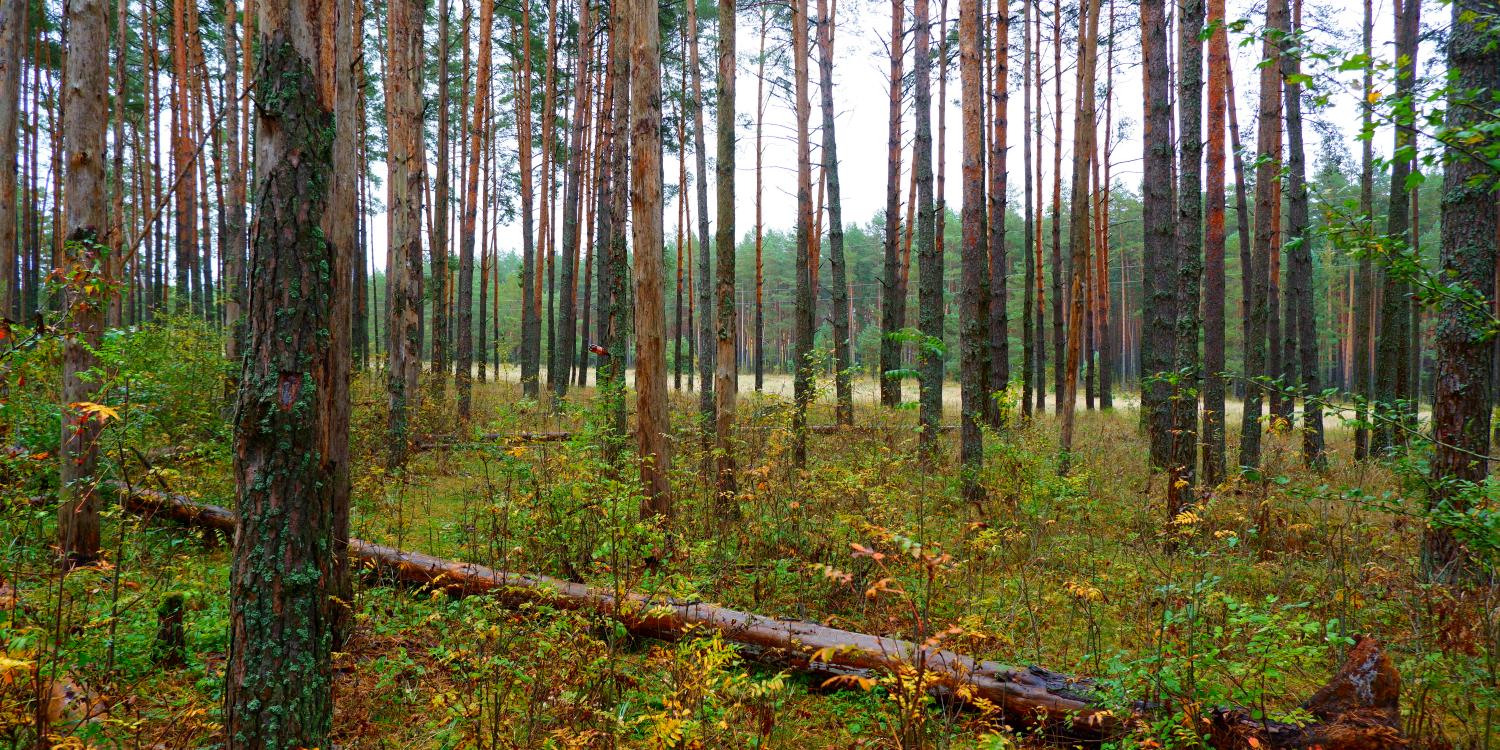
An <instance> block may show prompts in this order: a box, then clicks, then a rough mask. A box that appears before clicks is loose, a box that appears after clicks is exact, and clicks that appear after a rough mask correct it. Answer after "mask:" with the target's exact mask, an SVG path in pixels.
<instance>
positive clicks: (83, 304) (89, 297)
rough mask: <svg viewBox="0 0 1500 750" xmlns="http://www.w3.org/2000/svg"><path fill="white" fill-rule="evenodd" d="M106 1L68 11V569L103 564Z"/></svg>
mask: <svg viewBox="0 0 1500 750" xmlns="http://www.w3.org/2000/svg"><path fill="white" fill-rule="evenodd" d="M105 13H106V11H105V6H104V0H72V1H71V2H69V3H68V8H67V13H66V20H67V23H68V33H67V55H66V64H65V69H64V75H65V76H66V81H65V82H64V84H63V85H62V87H61V88H62V110H63V121H62V133H61V135H62V149H63V150H62V153H61V154H60V155H61V157H62V159H61V162H60V164H61V167H62V168H61V172H62V179H63V186H62V187H63V192H64V194H65V195H66V196H67V208H68V210H67V212H66V214H65V215H64V221H65V225H64V231H65V232H66V233H67V243H66V244H65V245H64V247H65V248H66V256H65V257H64V258H63V261H64V262H65V263H66V265H65V266H63V267H62V268H60V269H59V270H61V271H62V272H63V279H64V281H63V283H64V291H63V307H64V309H65V311H66V314H67V320H68V325H67V327H66V328H65V336H64V339H63V371H62V439H61V449H60V450H59V458H60V459H61V462H60V466H59V471H58V480H59V484H60V485H61V496H62V498H61V499H62V507H61V508H59V510H58V522H57V535H58V552H59V553H60V554H61V556H62V563H63V566H64V567H71V566H73V565H79V564H84V563H89V562H92V561H93V560H95V559H97V558H98V557H99V495H98V491H97V488H96V487H95V483H96V479H95V477H94V469H95V466H96V464H97V462H98V457H99V446H98V441H99V431H100V428H101V427H102V423H101V421H100V420H99V419H97V418H96V417H95V416H94V415H93V414H91V413H89V412H88V411H86V409H85V407H84V406H82V405H83V404H87V403H91V402H93V401H94V399H95V398H97V396H96V395H95V394H96V393H97V390H98V385H97V383H96V381H95V380H94V379H93V378H90V377H87V375H86V374H87V373H88V371H89V370H91V369H93V368H94V367H95V366H96V365H97V364H98V358H97V357H96V356H95V355H94V350H95V349H96V348H97V347H98V346H99V345H100V344H101V343H102V341H103V335H104V313H105V310H106V309H108V307H109V304H110V294H111V293H110V292H109V284H108V282H109V281H110V279H108V278H107V277H106V278H105V279H103V280H102V281H103V282H105V283H102V284H101V283H98V282H99V281H101V280H100V279H97V278H95V277H94V272H93V271H92V270H91V269H92V268H94V267H95V266H96V265H97V266H103V265H104V263H105V261H106V259H107V257H108V249H107V248H106V247H105V246H104V245H103V244H102V243H103V242H104V240H105V237H104V232H105V228H106V227H105V222H106V220H107V219H106V217H105V206H106V203H105V188H104V172H105V170H104V159H105V152H104V148H105V145H104V144H105V139H104V131H105V127H106V125H107V123H108V122H109V116H108V112H109V110H108V108H107V106H106V105H105V95H106V92H107V91H108V90H109V84H108V75H109V31H108V22H107V20H106V18H105Z"/></svg>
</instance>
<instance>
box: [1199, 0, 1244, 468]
mask: <svg viewBox="0 0 1500 750" xmlns="http://www.w3.org/2000/svg"><path fill="white" fill-rule="evenodd" d="M1208 27H1209V34H1210V36H1209V39H1208V168H1207V182H1206V184H1205V185H1204V194H1205V195H1206V197H1207V200H1208V208H1207V221H1206V226H1205V230H1204V234H1203V255H1204V276H1203V295H1204V297H1205V299H1204V301H1203V369H1204V372H1203V482H1204V484H1206V485H1208V486H1210V487H1213V486H1216V485H1218V484H1219V483H1221V482H1223V481H1224V480H1225V478H1226V474H1225V462H1224V451H1225V447H1224V446H1225V438H1224V401H1225V388H1224V367H1225V364H1224V191H1225V186H1226V178H1225V170H1224V166H1225V163H1224V157H1225V154H1224V129H1225V127H1227V123H1226V122H1225V115H1226V108H1227V105H1228V99H1227V98H1226V94H1225V91H1224V83H1225V82H1224V77H1225V75H1226V74H1227V72H1228V70H1229V37H1228V32H1227V31H1226V30H1225V29H1224V0H1208ZM1240 242H1244V237H1243V236H1242V237H1241V238H1240Z"/></svg>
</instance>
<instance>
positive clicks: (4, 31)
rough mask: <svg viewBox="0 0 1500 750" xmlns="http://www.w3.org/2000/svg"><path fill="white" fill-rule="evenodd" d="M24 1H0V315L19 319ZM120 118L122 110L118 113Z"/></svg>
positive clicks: (20, 315) (25, 7)
mask: <svg viewBox="0 0 1500 750" xmlns="http://www.w3.org/2000/svg"><path fill="white" fill-rule="evenodd" d="M27 8H28V5H27V3H26V0H4V1H3V2H0V315H4V316H5V317H8V318H12V319H17V320H19V319H21V318H22V314H21V299H20V294H19V293H20V285H19V282H20V277H19V276H18V275H17V267H18V264H17V263H16V256H17V247H18V245H17V236H18V231H19V227H20V222H19V219H20V213H19V211H18V210H17V207H16V184H17V182H18V180H19V178H20V174H19V170H18V169H17V166H18V165H17V160H16V152H17V151H16V148H17V142H18V140H19V137H18V136H19V133H20V132H21V129H20V125H19V119H20V112H21V46H22V44H23V40H24V38H25V34H24V29H25V27H26V15H27ZM118 116H119V117H121V118H123V117H124V116H125V113H124V112H120V113H118Z"/></svg>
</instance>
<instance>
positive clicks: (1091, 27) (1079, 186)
mask: <svg viewBox="0 0 1500 750" xmlns="http://www.w3.org/2000/svg"><path fill="white" fill-rule="evenodd" d="M1079 11H1080V12H1081V13H1082V14H1083V18H1081V19H1079V24H1078V25H1079V29H1078V58H1077V64H1078V78H1077V83H1078V85H1077V97H1078V99H1077V101H1078V105H1077V106H1076V107H1075V108H1074V111H1073V184H1072V186H1071V188H1070V190H1071V191H1072V198H1071V200H1072V206H1071V211H1070V215H1069V217H1068V221H1069V227H1068V229H1069V237H1068V243H1069V244H1070V245H1071V246H1072V249H1073V258H1072V263H1071V266H1072V272H1073V273H1072V280H1071V281H1070V282H1069V293H1068V301H1069V308H1070V310H1069V313H1068V352H1067V356H1068V360H1067V369H1066V370H1065V375H1064V378H1065V382H1064V385H1063V398H1062V406H1061V411H1062V436H1061V439H1060V441H1059V445H1058V450H1059V452H1060V453H1061V454H1062V458H1061V462H1060V466H1059V472H1060V473H1063V474H1066V473H1067V472H1068V469H1069V466H1070V464H1071V455H1070V454H1071V453H1072V450H1073V430H1074V420H1075V419H1076V413H1077V403H1078V369H1079V364H1080V362H1079V356H1080V354H1081V352H1080V345H1081V344H1082V340H1083V327H1084V325H1085V324H1086V321H1085V320H1084V314H1085V301H1086V299H1087V296H1088V293H1087V284H1088V281H1087V279H1088V268H1089V244H1090V242H1091V240H1092V238H1093V237H1092V229H1091V228H1090V226H1089V213H1090V205H1089V204H1090V201H1089V163H1090V162H1091V161H1092V160H1093V156H1094V128H1095V124H1094V79H1095V76H1096V72H1095V71H1096V68H1097V67H1098V59H1099V58H1098V50H1099V45H1098V40H1099V0H1088V1H1087V2H1085V3H1081V4H1080V6H1079ZM1061 43H1062V40H1061V39H1058V44H1059V45H1061Z"/></svg>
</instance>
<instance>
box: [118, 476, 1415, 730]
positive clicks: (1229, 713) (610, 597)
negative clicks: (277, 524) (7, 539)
mask: <svg viewBox="0 0 1500 750" xmlns="http://www.w3.org/2000/svg"><path fill="white" fill-rule="evenodd" d="M115 489H116V490H117V491H120V492H121V493H122V494H125V493H124V492H123V488H122V487H119V486H116V487H115ZM123 502H124V507H125V508H126V509H127V510H129V511H131V512H133V513H138V514H146V515H151V516H154V517H156V518H165V519H170V520H173V521H177V522H180V523H185V524H189V525H193V526H199V527H205V528H211V529H217V530H221V531H230V532H232V530H233V528H234V524H235V516H234V513H233V512H232V511H229V510H227V509H225V508H221V507H218V506H214V505H208V504H205V503H200V502H197V501H195V500H192V499H190V498H186V497H182V496H179V495H170V494H167V493H163V492H156V491H152V490H136V491H135V492H134V493H131V495H130V496H129V497H125V498H123ZM349 555H350V557H351V558H353V559H354V560H356V561H358V563H359V564H361V565H362V566H364V567H366V568H368V569H371V570H374V571H376V572H377V573H379V574H380V575H381V576H383V577H384V578H386V579H387V580H392V581H396V582H400V583H405V584H411V585H417V586H422V587H427V588H432V589H441V590H444V591H446V592H448V593H450V594H452V595H455V596H491V597H495V598H497V599H499V600H500V601H502V602H504V603H506V604H514V605H519V604H524V603H545V604H548V605H550V606H553V607H557V608H560V609H568V610H588V611H592V612H596V613H598V614H600V615H603V616H606V617H610V618H613V619H615V620H617V621H619V622H620V623H621V624H623V625H624V626H625V627H626V629H627V630H628V631H629V632H630V633H631V634H632V635H635V636H640V637H648V638H655V639H659V640H676V639H679V638H681V637H682V636H683V635H684V634H686V633H689V632H692V631H695V630H697V631H705V630H706V631H710V632H717V633H719V634H720V635H722V637H723V638H724V639H725V640H726V641H729V642H732V643H735V644H737V645H739V646H741V647H744V653H745V654H746V655H747V656H748V657H750V658H752V659H754V660H756V661H759V662H762V663H766V664H770V665H772V666H775V667H778V668H785V669H791V670H794V671H799V672H805V673H811V674H814V675H823V676H828V675H835V676H836V675H841V674H857V675H868V674H873V673H887V672H891V671H896V670H901V669H906V668H912V667H915V668H919V669H921V670H924V671H925V672H926V673H927V674H928V675H930V677H931V678H933V682H934V690H935V691H936V692H938V693H941V694H942V695H944V696H946V697H947V698H949V699H951V700H953V701H956V702H958V703H960V704H964V705H967V706H970V707H974V708H978V709H980V710H987V711H998V712H1000V713H1002V714H1004V716H1005V717H1006V718H1007V720H1009V721H1011V722H1012V723H1014V724H1017V725H1022V726H1027V727H1030V728H1032V729H1035V730H1040V731H1042V732H1044V733H1046V734H1047V735H1048V736H1050V737H1053V738H1057V739H1065V740H1069V741H1090V742H1097V741H1102V740H1107V739H1110V738H1113V737H1119V736H1121V735H1123V734H1125V733H1127V732H1129V731H1130V730H1131V729H1132V728H1134V727H1136V726H1138V725H1139V722H1140V720H1141V719H1142V716H1141V715H1140V714H1139V713H1137V712H1136V711H1139V709H1137V710H1136V711H1123V712H1122V711H1114V710H1110V709H1109V708H1106V707H1105V706H1104V705H1103V704H1102V703H1101V699H1100V697H1099V696H1098V695H1097V694H1096V693H1095V690H1094V687H1093V684H1092V682H1090V681H1089V680H1088V679H1080V678H1075V677H1070V676H1068V675H1064V674H1060V673H1057V672H1052V671H1049V670H1045V669H1042V668H1040V667H1036V666H1030V667H1011V666H1006V665H1003V664H999V663H997V662H993V661H980V660H976V659H973V658H970V657H968V656H965V655H963V654H959V653H956V652H954V651H950V650H947V649H942V648H933V647H928V646H924V645H919V644H916V643H913V642H911V641H905V640H900V639H896V638H886V637H881V636H875V635H869V634H866V633H858V632H854V631H849V630H840V629H838V628H831V627H826V626H823V625H820V624H818V623H814V622H806V621H803V620H787V619H781V618H777V617H765V616H762V615H756V614H752V613H749V612H742V611H739V610H734V609H729V608H727V607H720V606H716V605H713V604H708V603H706V602H698V601H682V600H677V599H664V598H657V597H650V596H646V595H643V594H639V593H633V592H624V593H621V594H616V593H615V592H613V591H610V590H608V589H603V588H597V587H592V586H588V585H585V584H582V583H575V582H571V581H564V580H561V579H557V578H552V577H550V576H543V575H532V574H523V573H512V572H507V571H502V570H495V569H493V568H488V567H485V566H482V565H476V564H473V563H465V562H458V561H453V560H445V559H442V558H438V557H433V556H432V555H427V554H423V553H420V552H408V551H404V550H399V549H396V548H394V547H387V546H384V545H379V544H374V543H371V542H365V541H362V540H359V539H350V540H349ZM1399 691H1400V679H1399V677H1398V676H1397V674H1396V670H1395V668H1394V666H1393V665H1392V663H1391V660H1390V658H1389V657H1388V656H1386V654H1385V653H1384V652H1383V651H1382V649H1381V648H1380V645H1379V643H1378V642H1377V641H1375V639H1373V638H1362V639H1360V641H1359V642H1358V644H1357V645H1356V646H1355V648H1354V649H1353V650H1352V651H1351V652H1350V654H1349V657H1348V659H1347V660H1346V662H1345V664H1344V665H1343V667H1342V668H1341V669H1340V670H1339V672H1338V673H1337V674H1336V675H1335V676H1334V678H1333V679H1332V680H1331V681H1330V682H1329V683H1328V684H1327V685H1325V686H1324V687H1323V688H1322V689H1320V690H1319V691H1318V692H1317V693H1316V694H1314V695H1313V697H1312V698H1310V699H1309V700H1308V701H1307V702H1306V703H1304V704H1303V706H1304V708H1306V709H1307V710H1308V711H1309V712H1310V713H1312V714H1313V715H1314V716H1316V717H1317V718H1318V719H1319V722H1318V723H1314V724H1309V725H1303V726H1298V725H1295V724H1282V723H1278V722H1269V721H1264V720H1259V719H1255V718H1253V717H1252V715H1251V713H1250V712H1249V711H1246V710H1244V709H1241V708H1226V709H1215V710H1211V711H1207V712H1205V713H1204V715H1203V718H1202V719H1201V721H1202V722H1203V724H1204V726H1202V727H1199V730H1200V731H1201V733H1202V734H1204V735H1205V736H1207V737H1209V738H1210V740H1211V743H1210V744H1211V745H1212V746H1213V747H1215V748H1220V749H1221V750H1241V749H1247V750H1248V749H1249V748H1308V747H1314V746H1317V747H1321V748H1324V750H1371V749H1373V748H1395V747H1404V746H1405V740H1404V738H1403V736H1402V734H1401V731H1400V729H1399V727H1400V711H1399V707H1398V695H1399Z"/></svg>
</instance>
